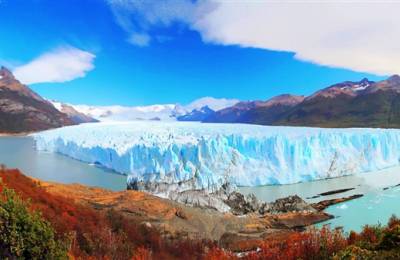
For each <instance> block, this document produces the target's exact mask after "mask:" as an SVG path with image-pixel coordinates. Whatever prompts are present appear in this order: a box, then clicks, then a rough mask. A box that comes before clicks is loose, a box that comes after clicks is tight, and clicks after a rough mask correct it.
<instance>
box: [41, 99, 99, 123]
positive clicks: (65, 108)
mask: <svg viewBox="0 0 400 260" xmlns="http://www.w3.org/2000/svg"><path fill="white" fill-rule="evenodd" d="M48 101H49V102H50V103H51V104H52V105H53V106H54V107H55V108H56V109H57V110H58V111H60V112H61V113H64V114H66V115H67V116H68V118H69V119H71V120H72V122H74V123H75V124H82V123H95V122H98V120H97V119H94V118H93V117H90V116H88V115H86V114H84V113H82V112H78V111H77V110H76V109H75V108H73V107H72V106H71V105H69V104H64V103H61V102H57V101H54V100H48Z"/></svg>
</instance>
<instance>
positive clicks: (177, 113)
mask: <svg viewBox="0 0 400 260" xmlns="http://www.w3.org/2000/svg"><path fill="white" fill-rule="evenodd" d="M237 102H238V100H236V99H225V98H220V99H217V98H212V97H204V98H200V99H197V100H195V101H193V102H191V103H190V104H188V105H186V106H182V105H180V104H162V105H149V106H88V105H71V106H72V107H73V108H74V109H75V110H76V111H78V112H80V113H83V114H85V115H87V116H90V117H92V118H95V119H97V120H99V121H136V120H161V121H175V120H180V119H182V121H200V119H202V118H204V117H205V115H209V114H211V113H212V112H214V111H216V110H219V109H222V108H225V107H228V106H232V105H233V104H235V103H237ZM206 107H207V108H206Z"/></svg>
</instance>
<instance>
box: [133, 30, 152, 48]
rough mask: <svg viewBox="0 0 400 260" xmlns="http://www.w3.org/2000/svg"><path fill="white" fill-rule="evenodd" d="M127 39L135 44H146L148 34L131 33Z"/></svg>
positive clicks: (147, 43) (148, 39)
mask: <svg viewBox="0 0 400 260" xmlns="http://www.w3.org/2000/svg"><path fill="white" fill-rule="evenodd" d="M128 41H129V42H130V43H132V44H134V45H137V46H142V47H143V46H147V45H149V43H150V36H149V35H148V34H145V33H132V34H131V36H130V37H129V39H128Z"/></svg>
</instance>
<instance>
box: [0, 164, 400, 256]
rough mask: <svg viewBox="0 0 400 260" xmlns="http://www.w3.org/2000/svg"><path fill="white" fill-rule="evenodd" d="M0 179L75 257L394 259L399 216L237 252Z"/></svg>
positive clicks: (9, 173) (15, 177) (18, 179)
mask: <svg viewBox="0 0 400 260" xmlns="http://www.w3.org/2000/svg"><path fill="white" fill-rule="evenodd" d="M0 179H1V183H0V191H1V190H2V189H4V187H7V188H9V189H12V190H14V191H15V192H16V193H17V194H18V197H20V198H22V199H23V200H24V201H30V202H29V205H30V210H31V211H32V212H41V216H42V217H43V218H44V220H45V221H47V222H49V223H50V225H51V228H53V229H54V236H55V237H54V239H55V240H56V241H63V243H62V244H63V245H69V246H68V251H69V256H70V257H71V258H75V259H133V260H150V259H209V260H220V259H221V260H226V259H237V258H238V256H240V258H241V259H248V260H253V259H274V260H275V259H276V260H292V259H293V260H294V259H304V260H305V259H335V260H336V259H400V219H398V218H396V217H394V216H393V217H392V218H391V219H390V220H389V222H388V225H387V226H381V225H376V226H365V227H364V228H363V230H362V231H361V232H360V233H356V232H350V233H349V234H344V233H343V231H342V230H340V229H334V230H332V229H329V228H327V227H324V228H322V229H315V228H311V229H308V230H307V231H303V232H288V234H287V235H286V236H279V237H276V238H268V239H265V240H264V241H261V242H259V244H258V245H257V250H253V251H250V252H240V254H238V252H230V251H228V250H226V249H223V248H221V247H218V245H217V244H216V243H211V242H207V241H190V240H185V241H179V242H176V241H175V242H174V241H170V240H167V239H165V238H163V237H162V236H161V235H160V233H159V232H158V231H157V230H155V229H152V228H149V227H147V226H145V225H141V224H140V223H135V221H133V220H132V219H127V218H126V217H125V216H124V215H121V214H120V213H119V212H116V211H113V210H108V211H99V210H96V209H94V208H92V207H90V206H84V205H82V204H78V203H75V202H73V201H71V200H68V199H66V198H64V197H61V196H57V195H54V194H51V193H48V192H47V191H46V190H45V189H43V188H42V187H41V186H40V185H38V184H37V183H36V182H35V181H33V180H32V179H30V178H27V177H25V176H24V175H22V174H21V173H20V172H19V171H18V170H7V169H4V168H0ZM27 205H28V204H27ZM0 220H1V219H0ZM49 232H50V233H51V232H52V231H49Z"/></svg>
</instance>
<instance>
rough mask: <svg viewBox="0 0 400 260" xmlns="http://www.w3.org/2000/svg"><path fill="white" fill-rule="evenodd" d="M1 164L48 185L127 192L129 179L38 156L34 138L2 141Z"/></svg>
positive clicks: (70, 161)
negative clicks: (70, 185) (79, 185)
mask: <svg viewBox="0 0 400 260" xmlns="http://www.w3.org/2000/svg"><path fill="white" fill-rule="evenodd" d="M0 163H2V164H5V165H6V166H7V167H8V168H18V169H20V170H21V171H22V172H23V173H24V174H26V175H28V176H31V177H34V178H39V179H41V180H44V181H54V182H59V183H80V184H84V185H88V186H97V187H102V188H107V189H111V190H124V189H126V176H124V175H121V174H116V173H112V172H109V171H106V170H104V169H101V168H98V167H95V166H91V165H88V164H87V163H83V162H80V161H77V160H74V159H71V158H68V157H66V156H62V155H59V154H55V153H44V152H38V151H36V150H35V149H34V140H33V139H32V138H31V137H0Z"/></svg>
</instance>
